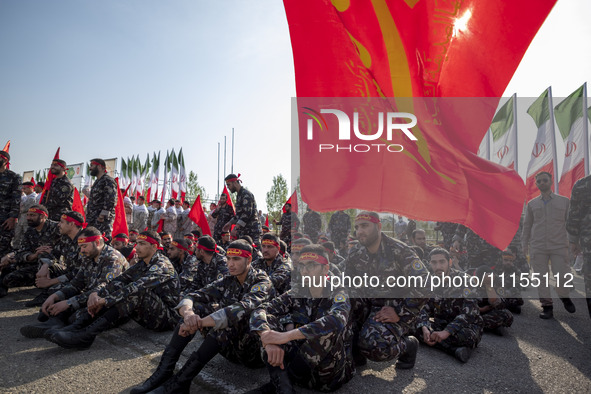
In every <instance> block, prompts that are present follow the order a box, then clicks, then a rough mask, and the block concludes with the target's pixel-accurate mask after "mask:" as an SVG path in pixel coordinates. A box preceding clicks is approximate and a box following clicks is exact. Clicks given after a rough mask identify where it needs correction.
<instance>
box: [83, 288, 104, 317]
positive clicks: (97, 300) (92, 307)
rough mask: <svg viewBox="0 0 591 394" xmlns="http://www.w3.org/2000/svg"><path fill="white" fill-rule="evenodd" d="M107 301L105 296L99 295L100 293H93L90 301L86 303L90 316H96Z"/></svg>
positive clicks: (89, 298)
mask: <svg viewBox="0 0 591 394" xmlns="http://www.w3.org/2000/svg"><path fill="white" fill-rule="evenodd" d="M106 303H107V301H106V300H105V299H104V298H101V297H99V296H98V293H96V292H94V293H91V294H90V296H89V297H88V302H87V303H86V305H87V306H88V313H90V316H92V317H94V316H95V315H96V314H97V313H98V312H99V311H100V310H101V309H102V308H103V306H104V305H105V304H106Z"/></svg>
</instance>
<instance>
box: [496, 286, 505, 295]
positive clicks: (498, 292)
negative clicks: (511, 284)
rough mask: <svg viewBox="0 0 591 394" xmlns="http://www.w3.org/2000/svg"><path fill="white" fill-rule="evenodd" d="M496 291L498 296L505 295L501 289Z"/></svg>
mask: <svg viewBox="0 0 591 394" xmlns="http://www.w3.org/2000/svg"><path fill="white" fill-rule="evenodd" d="M496 290H497V294H498V295H500V296H503V295H505V289H504V288H503V287H499V288H498V289H496Z"/></svg>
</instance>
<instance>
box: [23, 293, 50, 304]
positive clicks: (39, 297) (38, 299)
mask: <svg viewBox="0 0 591 394" xmlns="http://www.w3.org/2000/svg"><path fill="white" fill-rule="evenodd" d="M49 296H50V294H49V291H48V289H42V290H41V292H40V293H39V294H37V296H36V297H35V298H33V299H32V300H30V301H27V302H25V307H27V308H33V307H35V306H41V305H43V303H44V302H45V300H46V299H47V297H49Z"/></svg>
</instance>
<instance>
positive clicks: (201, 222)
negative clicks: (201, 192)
mask: <svg viewBox="0 0 591 394" xmlns="http://www.w3.org/2000/svg"><path fill="white" fill-rule="evenodd" d="M189 219H191V220H192V221H193V222H194V223H195V224H197V225H198V226H199V227H201V231H203V235H210V236H211V230H210V229H209V224H208V223H207V217H206V216H205V212H204V211H203V207H202V206H201V196H197V199H196V200H195V202H194V203H193V206H192V207H191V210H190V211H189Z"/></svg>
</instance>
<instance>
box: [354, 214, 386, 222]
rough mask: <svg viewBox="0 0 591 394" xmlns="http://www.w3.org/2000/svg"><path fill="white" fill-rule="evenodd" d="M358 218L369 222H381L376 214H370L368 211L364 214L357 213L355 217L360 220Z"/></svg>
mask: <svg viewBox="0 0 591 394" xmlns="http://www.w3.org/2000/svg"><path fill="white" fill-rule="evenodd" d="M358 220H367V221H368V222H372V223H376V224H377V223H379V222H380V219H379V218H376V217H375V216H372V215H369V214H367V213H362V214H359V215H357V217H356V218H355V221H358Z"/></svg>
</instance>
